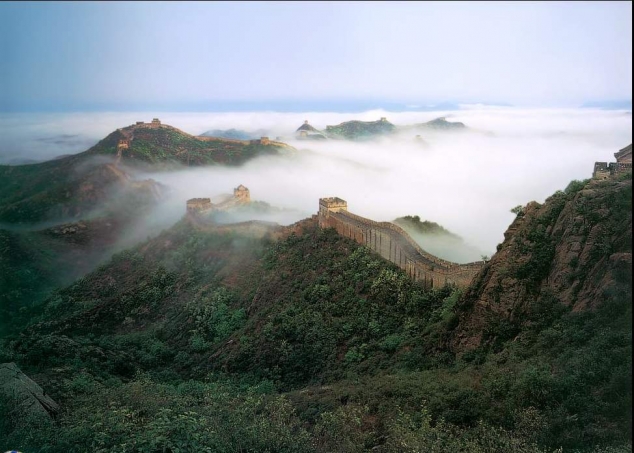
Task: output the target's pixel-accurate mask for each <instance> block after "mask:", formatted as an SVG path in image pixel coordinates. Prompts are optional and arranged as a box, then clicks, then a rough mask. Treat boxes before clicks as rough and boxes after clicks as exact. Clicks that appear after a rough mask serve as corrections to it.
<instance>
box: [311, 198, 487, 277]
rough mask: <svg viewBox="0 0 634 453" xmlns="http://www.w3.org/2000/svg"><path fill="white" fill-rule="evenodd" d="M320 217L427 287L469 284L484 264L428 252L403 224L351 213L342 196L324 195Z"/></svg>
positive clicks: (324, 224) (325, 224)
mask: <svg viewBox="0 0 634 453" xmlns="http://www.w3.org/2000/svg"><path fill="white" fill-rule="evenodd" d="M317 219H318V222H319V226H320V227H321V228H334V229H335V230H337V233H339V234H340V235H342V236H345V237H348V238H350V239H353V240H354V241H356V242H358V243H359V244H363V245H365V246H367V247H369V248H370V249H372V250H374V251H375V252H377V253H378V254H379V255H381V256H382V257H383V258H385V259H387V260H389V261H391V262H393V263H394V264H396V265H397V266H398V267H400V268H401V269H403V270H404V271H405V272H406V273H407V274H408V275H409V276H410V277H411V278H412V279H414V280H416V281H420V282H422V283H423V284H424V285H425V286H427V287H432V288H433V287H439V286H443V285H445V284H450V285H456V286H461V287H464V286H468V285H469V283H470V282H471V280H472V279H473V277H474V276H475V275H476V274H477V273H478V271H479V270H480V269H482V266H484V261H477V262H474V263H468V264H458V263H452V262H451V261H446V260H443V259H440V258H438V257H436V256H434V255H432V254H430V253H428V252H426V251H424V250H423V249H422V248H421V247H420V246H419V245H418V244H417V243H416V242H415V241H414V240H413V239H412V238H411V237H410V235H409V234H407V233H406V232H405V231H404V230H403V229H402V228H401V227H399V226H397V225H395V224H393V223H390V222H375V221H374V220H370V219H366V218H364V217H360V216H358V215H355V214H352V213H351V212H348V204H347V202H346V201H345V200H342V199H341V198H336V197H334V198H321V199H320V200H319V214H318V215H317Z"/></svg>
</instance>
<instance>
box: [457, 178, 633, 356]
mask: <svg viewBox="0 0 634 453" xmlns="http://www.w3.org/2000/svg"><path fill="white" fill-rule="evenodd" d="M498 248H499V251H498V252H497V253H496V254H495V255H494V256H493V258H492V259H491V261H490V262H489V263H488V264H487V265H486V266H485V268H484V269H483V270H482V271H481V272H480V274H479V275H478V276H477V277H476V278H475V279H474V282H473V284H472V285H471V287H470V288H469V291H467V293H466V294H465V297H464V299H463V300H462V302H461V307H462V314H461V323H460V327H459V329H458V331H457V332H458V334H457V336H456V339H455V340H454V344H455V347H456V349H457V350H458V351H462V350H469V349H472V348H475V347H478V346H484V345H487V344H490V343H491V342H498V343H499V342H500V341H504V340H507V339H509V338H512V337H513V336H515V335H517V333H519V332H520V331H521V330H522V327H523V326H524V325H525V324H527V323H534V322H537V321H536V320H535V319H533V318H534V316H537V314H536V313H534V312H535V311H536V310H537V309H538V307H540V306H543V307H544V308H552V307H558V306H561V307H566V308H569V309H572V310H573V311H586V310H595V309H596V308H597V307H598V306H601V305H602V304H608V303H612V302H613V301H614V300H615V299H619V298H626V299H627V298H628V297H629V298H630V299H631V278H630V274H631V270H632V180H631V174H629V175H625V177H622V178H621V179H620V180H614V179H610V180H606V181H598V180H591V181H585V182H573V183H571V184H570V185H569V186H568V187H567V188H566V190H565V192H558V193H556V194H555V195H553V196H551V197H550V198H548V199H547V200H546V202H545V203H544V204H543V205H539V204H538V203H535V202H532V203H529V204H528V205H527V206H526V207H525V208H523V210H522V211H521V212H520V213H519V214H518V216H517V218H516V219H515V221H514V222H513V224H512V225H511V226H510V227H509V229H508V231H507V232H506V234H505V240H504V242H503V243H502V244H501V245H499V246H498ZM493 326H497V327H496V329H493V331H492V330H491V329H492V327H493ZM487 329H489V330H487Z"/></svg>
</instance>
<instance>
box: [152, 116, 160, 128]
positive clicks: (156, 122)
mask: <svg viewBox="0 0 634 453" xmlns="http://www.w3.org/2000/svg"><path fill="white" fill-rule="evenodd" d="M151 125H152V127H161V120H159V119H158V118H152V123H151Z"/></svg>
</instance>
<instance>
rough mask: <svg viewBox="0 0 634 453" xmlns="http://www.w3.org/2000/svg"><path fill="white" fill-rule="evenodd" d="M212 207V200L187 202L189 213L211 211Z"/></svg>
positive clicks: (204, 199) (201, 199)
mask: <svg viewBox="0 0 634 453" xmlns="http://www.w3.org/2000/svg"><path fill="white" fill-rule="evenodd" d="M212 207H213V205H212V204H211V199H210V198H191V199H189V200H187V212H192V213H199V212H204V211H209V210H211V209H212Z"/></svg>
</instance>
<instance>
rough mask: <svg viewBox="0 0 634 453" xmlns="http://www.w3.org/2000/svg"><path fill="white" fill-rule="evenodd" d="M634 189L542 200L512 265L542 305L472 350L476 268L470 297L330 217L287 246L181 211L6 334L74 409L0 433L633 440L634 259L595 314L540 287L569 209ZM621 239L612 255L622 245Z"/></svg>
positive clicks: (435, 446) (458, 441) (309, 440)
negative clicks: (429, 285)
mask: <svg viewBox="0 0 634 453" xmlns="http://www.w3.org/2000/svg"><path fill="white" fill-rule="evenodd" d="M625 182H627V181H625ZM584 187H585V186H584ZM619 187H620V186H619ZM626 189H631V184H630V185H629V187H628V185H627V184H623V187H622V188H616V189H615V187H614V186H608V185H607V184H606V185H605V186H601V185H599V186H596V187H595V188H594V190H595V191H596V192H595V193H598V194H602V196H603V198H605V200H608V201H609V204H606V205H605V206H607V209H609V213H608V214H604V215H601V216H598V217H594V216H593V214H592V213H593V212H594V210H593V209H592V206H591V205H590V206H588V205H587V203H586V202H583V201H582V200H583V199H585V198H584V197H581V196H579V195H580V194H581V192H582V188H577V187H575V188H573V189H571V190H567V191H565V192H561V193H559V194H556V195H554V196H553V197H551V199H549V200H548V201H547V202H546V204H545V205H546V206H548V207H549V209H548V210H547V211H545V212H546V213H545V214H544V215H543V216H541V217H539V218H537V219H536V220H535V221H534V223H531V224H530V225H529V227H528V228H527V230H526V238H525V239H526V243H525V244H524V245H522V246H524V247H526V251H525V253H526V257H527V260H524V261H525V262H526V263H529V264H526V267H521V266H520V267H517V268H515V267H513V266H510V267H509V269H508V272H509V273H514V274H513V278H514V279H518V280H520V279H521V281H522V284H523V285H525V286H526V288H529V289H530V291H529V292H528V294H529V296H528V298H527V300H528V302H527V303H526V304H525V306H523V309H522V310H517V312H516V313H515V315H516V316H515V317H513V318H512V319H510V320H509V319H507V318H503V317H497V318H494V317H492V318H490V319H485V320H483V322H484V328H483V329H482V333H483V338H484V340H483V342H482V343H481V346H480V347H477V348H474V349H470V350H467V351H460V350H456V349H455V348H453V347H452V346H451V345H452V341H453V340H454V339H455V338H456V336H457V335H463V334H465V331H464V330H462V329H463V327H462V325H461V324H460V319H461V316H464V314H465V313H467V312H468V310H469V309H470V306H471V305H472V304H473V301H472V300H471V299H470V297H472V296H471V295H472V294H474V292H475V294H478V293H477V291H481V290H479V289H478V285H481V284H482V283H481V282H479V281H476V282H474V285H472V287H471V288H470V289H469V290H467V292H466V293H465V294H464V295H463V294H461V292H460V291H458V290H456V289H454V288H451V287H444V288H437V289H434V290H426V289H425V288H423V287H421V286H419V285H418V284H416V283H414V282H412V281H411V280H410V279H409V278H408V277H407V276H406V275H405V274H404V273H403V272H402V271H401V270H400V269H399V268H397V267H396V266H394V265H393V264H391V263H389V262H387V261H385V260H383V259H382V258H380V257H379V256H378V255H376V254H374V253H372V252H370V251H369V250H368V249H366V248H364V247H362V246H360V245H358V244H356V243H355V242H353V241H350V240H348V239H346V238H343V237H340V236H339V235H337V234H336V233H335V231H334V230H320V229H319V228H317V226H316V225H313V226H310V227H308V226H307V227H306V229H305V230H304V231H303V233H301V234H291V235H289V236H288V237H286V238H283V239H281V240H279V241H277V242H272V241H270V240H268V239H265V240H255V239H249V238H247V237H243V236H240V235H238V234H237V233H222V234H221V233H217V232H202V231H197V230H196V229H194V228H193V227H191V226H190V225H189V224H187V223H185V222H182V223H179V224H178V225H176V226H175V227H174V228H172V229H171V230H169V231H165V232H164V233H162V234H161V235H159V236H158V237H157V238H155V239H153V240H151V241H149V242H148V243H145V244H141V245H139V246H137V247H135V248H133V249H130V250H128V251H125V252H122V253H120V254H118V255H116V256H114V257H113V259H112V260H111V261H110V262H109V263H108V264H107V265H104V266H102V267H100V268H99V269H98V270H97V271H95V272H93V273H92V274H90V275H88V276H86V277H84V278H82V279H80V280H78V281H76V282H75V283H74V284H73V285H71V286H69V287H67V288H65V289H63V290H60V291H58V292H56V293H55V294H54V295H53V296H52V297H50V298H49V300H48V301H47V303H46V304H45V305H44V306H43V308H42V309H41V310H40V311H39V312H38V311H34V312H31V313H30V315H31V316H32V317H33V322H32V323H31V325H30V326H29V327H27V328H26V329H24V330H23V331H22V332H21V333H20V335H7V336H5V338H4V341H3V343H2V347H1V348H0V361H3V362H4V361H15V362H16V363H18V364H19V366H20V367H21V368H22V370H23V371H24V372H25V373H27V374H29V375H31V376H37V380H38V383H40V385H42V387H43V388H45V390H46V391H47V393H48V394H50V395H51V397H52V398H53V399H55V400H56V401H57V402H58V403H60V404H61V406H62V408H63V410H62V413H61V414H60V415H59V417H58V418H57V419H56V420H54V421H53V422H51V424H50V425H42V426H25V425H23V424H21V423H20V419H19V417H17V416H11V417H7V418H6V419H5V420H4V421H3V423H2V424H0V439H2V441H1V442H2V443H1V444H0V447H5V448H11V447H13V448H15V447H16V446H18V447H20V448H21V449H22V450H26V451H121V450H123V451H137V452H158V451H174V452H175V451H220V452H222V451H236V452H237V451H254V452H255V451H289V452H296V451H297V452H304V451H318V452H330V451H352V452H354V451H367V450H370V449H374V450H373V451H383V452H397V451H399V452H400V451H411V452H414V451H439V452H456V451H464V452H494V451H518V452H527V453H528V452H530V453H537V452H553V451H564V452H567V451H570V452H572V451H580V452H596V453H600V452H605V453H607V452H611V453H617V452H619V453H620V452H626V451H631V426H630V420H631V403H632V401H631V352H632V351H631V349H632V347H631V346H632V337H631V334H632V312H631V310H632V307H631V276H630V273H629V272H626V270H627V269H621V268H615V269H614V274H613V275H614V279H615V280H614V284H613V285H609V286H605V287H604V289H605V291H607V292H608V294H606V296H605V298H603V299H601V300H600V302H601V303H598V304H597V306H596V307H593V309H592V310H575V311H573V310H571V307H570V306H567V305H564V304H562V303H561V301H560V300H559V299H558V297H557V296H556V293H555V292H554V291H553V290H552V289H550V288H545V287H544V288H542V287H541V286H540V285H541V282H542V281H543V275H544V269H546V267H547V263H548V262H550V263H552V262H553V259H554V258H553V249H555V250H556V248H557V246H558V244H559V243H561V241H563V240H565V237H563V236H552V235H550V236H549V235H547V234H545V233H543V232H542V229H543V228H547V226H548V225H552V224H553V223H554V222H556V221H557V219H558V218H560V216H561V215H563V213H565V212H568V211H569V210H571V209H581V210H582V209H586V210H587V216H588V217H587V218H588V219H589V220H588V222H589V223H588V226H587V227H588V228H589V229H592V228H593V227H594V226H596V225H601V227H602V228H606V229H610V228H621V227H622V223H623V222H627V221H628V219H629V222H630V225H631V195H630V196H629V204H628V197H627V195H626V194H625V191H626ZM584 203H585V204H584ZM549 222H550V223H549ZM610 225H612V226H610ZM630 228H631V226H630ZM558 234H559V233H558ZM561 234H563V233H561ZM615 237H619V236H618V235H616V236H610V235H608V236H607V239H606V240H605V241H606V242H605V246H601V247H604V248H605V250H604V251H602V252H601V253H606V254H609V253H611V252H612V251H613V250H624V247H625V249H627V244H623V243H620V242H619V241H620V239H613V238H615ZM517 242H518V243H520V242H521V241H517ZM601 247H599V249H600V250H603V249H602V248H601ZM629 250H630V253H631V239H630V243H629ZM597 253H598V252H597ZM593 260H594V261H592V262H591V264H590V265H592V266H593V269H594V268H595V267H596V266H607V264H606V260H605V255H601V256H597V257H596V260H595V259H594V258H593ZM602 260H603V261H602ZM520 261H521V260H520ZM491 262H492V263H493V264H494V262H495V257H493V259H492V260H491ZM522 262H523V261H522ZM602 263H603V264H602ZM509 265H510V263H509ZM619 269H621V271H618V270H619ZM617 271H618V272H617ZM486 272H492V271H491V270H488V271H486ZM486 272H485V273H484V274H486ZM518 272H519V273H518ZM579 278H592V277H591V276H589V275H586V276H583V277H581V276H580V277H579ZM531 291H532V292H531ZM516 319H517V320H516ZM4 404H6V402H5V403H4ZM5 413H8V412H5ZM560 448H563V450H558V449H560Z"/></svg>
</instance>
